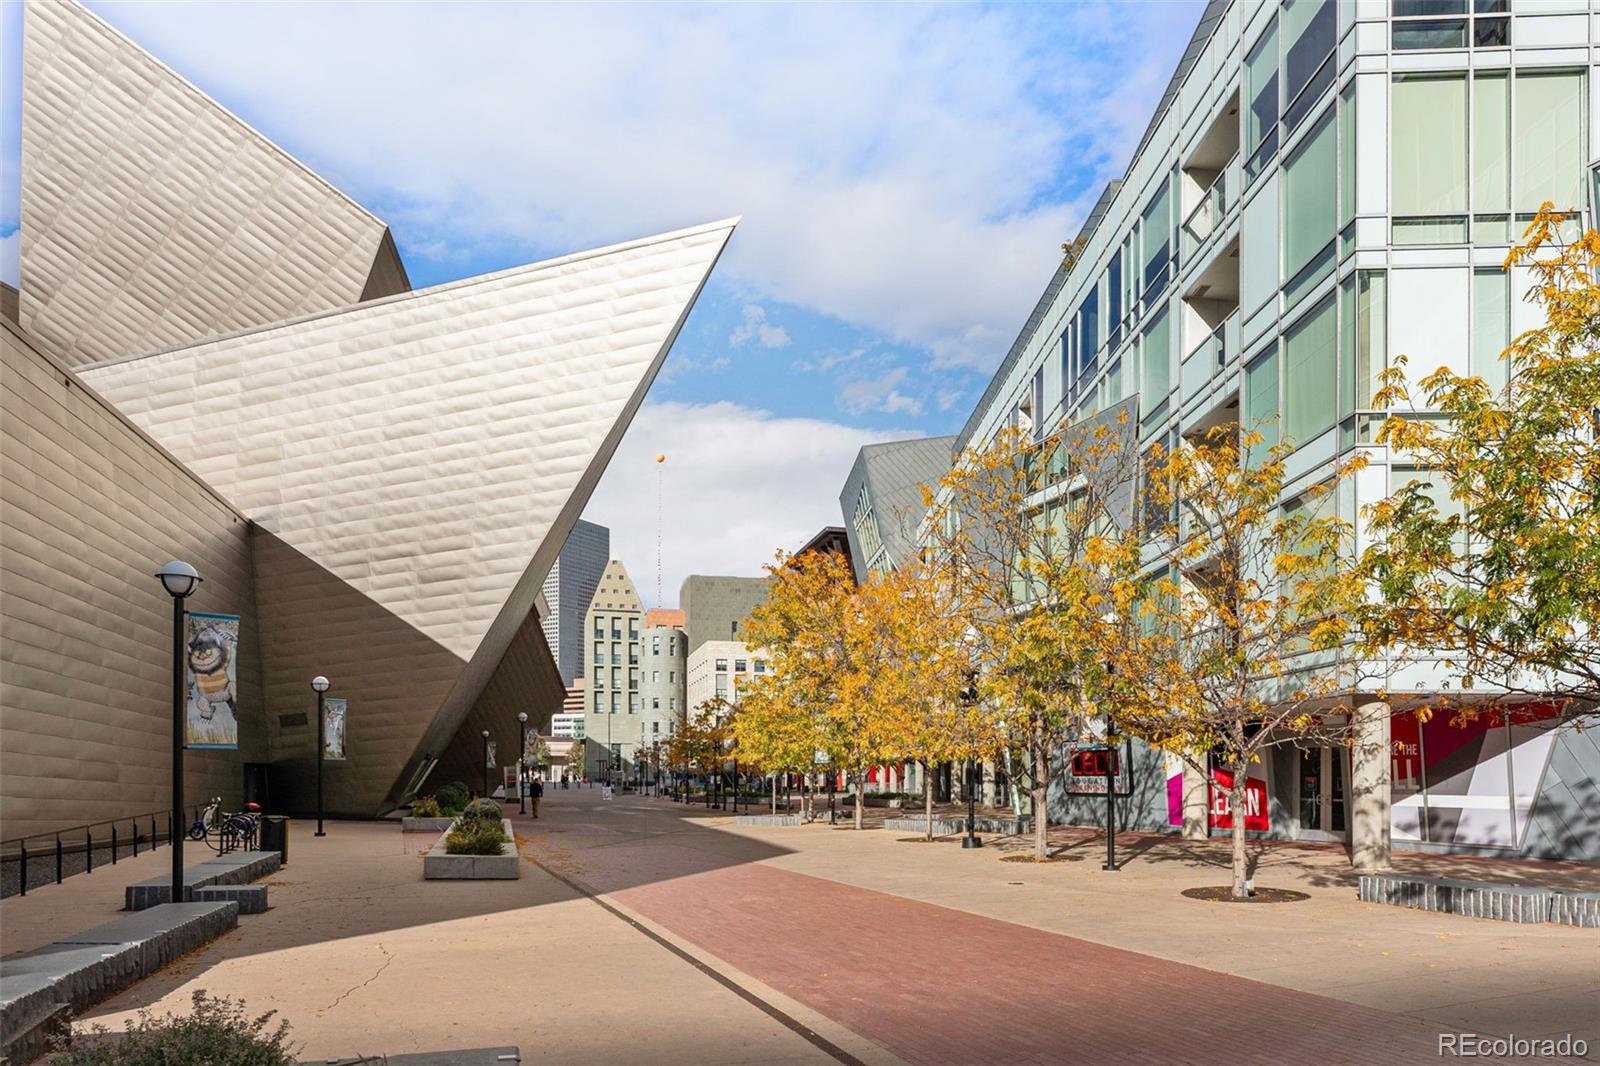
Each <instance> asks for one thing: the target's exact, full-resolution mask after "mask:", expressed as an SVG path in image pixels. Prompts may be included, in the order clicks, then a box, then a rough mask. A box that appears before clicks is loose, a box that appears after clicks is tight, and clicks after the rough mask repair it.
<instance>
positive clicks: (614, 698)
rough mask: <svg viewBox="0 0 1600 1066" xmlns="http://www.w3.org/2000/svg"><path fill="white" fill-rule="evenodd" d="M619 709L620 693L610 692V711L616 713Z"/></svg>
mask: <svg viewBox="0 0 1600 1066" xmlns="http://www.w3.org/2000/svg"><path fill="white" fill-rule="evenodd" d="M620 710H622V693H620V692H613V693H612V694H611V713H612V714H616V713H617V712H618V711H620Z"/></svg>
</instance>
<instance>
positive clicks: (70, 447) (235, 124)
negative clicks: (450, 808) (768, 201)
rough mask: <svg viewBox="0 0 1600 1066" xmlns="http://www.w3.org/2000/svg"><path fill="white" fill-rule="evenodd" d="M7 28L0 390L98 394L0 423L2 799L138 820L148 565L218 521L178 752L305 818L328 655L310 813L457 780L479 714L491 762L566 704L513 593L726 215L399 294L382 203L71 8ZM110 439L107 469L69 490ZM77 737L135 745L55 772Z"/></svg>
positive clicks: (706, 265)
mask: <svg viewBox="0 0 1600 1066" xmlns="http://www.w3.org/2000/svg"><path fill="white" fill-rule="evenodd" d="M25 23H26V24H25V33H24V37H25V53H26V63H25V69H24V79H23V80H24V94H23V95H24V116H25V122H24V126H25V128H24V142H25V147H24V153H23V170H22V182H23V218H22V260H21V292H20V295H19V298H18V300H17V301H16V304H15V305H12V304H10V303H9V302H8V303H7V305H6V306H8V307H10V306H15V307H16V308H17V310H16V312H15V315H16V322H15V323H14V324H13V325H8V327H7V330H8V333H7V344H6V350H5V354H6V370H7V375H8V382H7V383H8V412H7V413H8V416H10V415H11V414H12V412H11V411H10V410H9V405H10V399H11V388H10V387H11V385H12V383H13V382H15V383H17V385H18V388H19V389H20V388H21V385H22V383H23V382H26V383H27V385H28V388H30V389H32V390H33V391H35V392H38V391H40V390H43V391H45V392H49V391H50V390H51V389H53V388H55V386H54V385H53V384H51V383H52V382H55V381H59V383H60V387H61V389H62V390H63V392H64V394H65V395H69V396H78V395H81V396H84V397H88V398H91V399H92V401H93V403H92V404H88V405H85V404H84V403H82V402H79V403H78V406H79V407H80V408H81V409H82V410H83V412H85V414H84V415H83V416H82V417H75V418H57V417H39V418H30V419H26V420H21V419H17V418H14V417H8V425H7V429H8V431H9V430H10V429H11V428H13V427H16V428H17V430H18V432H17V433H15V434H10V435H8V436H7V439H6V447H7V455H6V459H7V470H8V475H7V478H6V481H5V485H4V488H5V493H6V499H5V504H6V512H7V516H8V520H10V521H11V523H12V528H8V529H7V531H6V534H7V535H6V537H5V540H4V543H3V544H0V556H3V557H0V576H3V579H4V581H5V586H6V587H5V590H4V591H5V593H6V595H5V596H4V597H3V600H0V614H3V618H0V623H3V632H4V636H5V639H4V641H3V647H0V666H3V667H4V671H5V675H6V680H7V685H6V686H5V687H4V688H3V689H0V703H3V705H4V711H5V714H4V717H3V720H0V722H3V724H0V729H3V731H4V734H5V735H4V737H3V738H0V749H3V750H5V751H6V752H8V753H9V752H11V751H20V750H22V749H23V748H24V747H25V748H26V750H27V751H28V752H29V753H30V756H31V757H32V758H33V760H34V763H35V765H39V766H47V767H49V772H48V773H45V774H42V775H30V774H27V773H17V774H13V773H11V772H10V771H9V770H8V771H7V773H6V775H5V780H4V785H3V789H0V799H3V800H4V806H5V812H6V816H7V818H8V821H9V820H10V818H11V817H13V816H14V815H15V814H16V813H17V812H25V813H26V815H27V818H28V822H27V825H28V827H29V828H30V829H33V828H39V827H44V828H48V827H52V826H61V825H69V824H72V823H73V822H82V821H88V820H90V819H92V818H99V817H110V816H112V815H116V816H118V817H126V816H128V815H130V814H133V813H139V812H148V811H153V810H159V809H160V804H161V803H162V800H163V796H164V793H163V790H162V784H163V782H164V767H165V765H166V761H165V759H164V758H163V751H164V743H165V742H164V741H163V740H162V737H163V736H164V735H165V734H164V732H163V731H164V730H165V729H166V728H167V726H166V716H167V714H168V713H169V712H167V711H165V710H164V709H163V707H164V706H165V705H166V703H165V701H166V699H167V698H170V695H169V696H167V697H163V695H162V691H163V685H162V684H161V681H160V679H161V677H162V676H164V671H165V670H166V669H167V667H166V665H165V664H166V662H167V660H166V659H165V657H164V656H163V655H162V654H158V653H159V651H160V648H161V646H162V645H163V643H164V639H163V637H162V635H161V623H160V621H159V612H160V610H162V608H161V607H160V604H159V602H158V600H159V598H160V590H159V588H157V587H156V586H155V585H154V582H153V579H151V578H149V576H148V575H149V574H150V573H151V572H152V571H153V570H154V569H155V568H156V567H158V566H160V564H161V563H162V562H164V561H165V560H166V559H167V558H170V557H174V556H177V557H182V556H184V555H185V554H192V553H194V552H195V551H196V550H197V549H195V548H194V547H192V545H196V544H199V545H210V544H212V543H213V542H214V541H216V539H217V537H216V530H217V529H218V528H219V524H225V525H227V526H229V527H231V528H230V529H228V531H227V534H228V535H227V537H225V538H223V543H224V544H225V545H226V547H225V548H224V549H218V550H219V551H222V552H223V553H224V554H225V555H226V565H227V567H228V570H227V573H226V574H224V573H220V572H218V571H217V569H216V567H217V565H220V564H217V563H216V562H215V561H214V560H211V561H209V562H208V558H209V557H205V556H202V557H198V558H195V559H194V560H193V561H194V562H196V563H197V564H203V565H205V567H206V569H207V570H209V571H210V572H209V573H208V574H207V578H208V580H207V582H206V583H205V584H204V585H203V586H202V588H201V591H200V593H199V595H198V596H197V597H196V598H195V600H194V601H193V603H192V604H191V606H192V608H193V609H195V610H202V611H221V612H224V613H234V614H238V615H240V616H241V646H240V659H241V675H240V681H239V686H240V696H239V709H240V711H239V713H240V715H241V721H240V750H239V751H238V752H237V753H233V754H215V753H205V754H199V753H194V752H191V753H190V755H189V756H188V762H189V767H190V769H189V774H190V776H191V777H192V776H194V775H195V774H196V772H197V771H196V769H195V767H196V764H197V763H198V764H199V765H200V766H201V767H202V769H201V771H199V772H200V773H201V776H202V778H203V779H204V780H205V781H206V784H205V785H204V786H203V787H204V788H206V789H207V790H212V789H217V790H221V791H224V792H225V794H226V795H225V798H227V799H229V800H232V799H234V798H237V796H238V792H239V791H240V790H241V789H242V787H243V785H242V783H241V781H240V778H241V776H245V777H248V776H249V775H251V774H252V773H254V774H255V775H256V777H254V778H251V780H252V781H254V780H258V779H259V780H261V781H263V782H264V783H266V784H270V792H271V793H272V795H271V803H272V805H273V806H274V807H277V808H279V809H289V810H299V811H304V810H307V809H308V807H309V804H310V792H311V790H310V787H309V786H310V782H311V775H312V771H313V768H314V766H315V750H314V746H315V745H314V737H315V721H314V716H311V715H309V714H308V713H307V712H308V711H309V710H310V707H311V706H312V704H311V698H310V690H309V688H308V681H309V679H310V678H311V677H312V676H314V675H316V674H325V675H327V676H328V677H329V678H330V679H332V680H333V685H334V688H333V692H332V694H333V695H337V696H343V697H345V698H346V699H348V700H349V718H348V751H349V758H348V760H347V761H346V762H343V763H339V764H334V765H332V766H330V767H329V768H328V770H327V773H326V791H327V808H328V810H329V812H330V813H340V814H351V815H368V816H369V815H373V814H377V813H380V812H381V811H383V810H385V809H387V808H388V807H391V806H393V805H394V804H395V803H397V802H400V801H402V800H403V799H405V798H406V797H407V796H408V795H409V794H410V793H411V792H413V791H414V790H415V789H416V788H417V787H418V786H419V785H420V784H423V783H424V782H425V781H427V780H429V776H428V771H429V770H430V769H431V770H432V771H433V776H432V778H431V780H433V781H434V782H437V781H440V780H444V779H448V778H460V779H462V780H465V781H467V782H468V783H470V784H472V785H474V786H476V785H478V784H479V783H480V782H481V777H480V775H481V774H482V772H483V769H484V767H483V758H482V736H481V732H482V731H483V730H488V731H489V732H490V734H491V736H492V738H493V739H494V740H495V741H496V744H497V747H498V751H499V761H500V762H501V763H502V764H509V763H512V762H514V761H515V758H516V755H517V750H516V745H517V743H518V729H517V721H516V716H517V715H518V713H520V712H526V713H527V714H528V716H529V718H530V721H531V724H533V725H535V726H537V727H540V728H544V726H545V725H546V721H547V719H548V717H549V715H550V714H551V713H553V712H555V711H557V710H559V708H560V704H561V702H562V699H563V696H564V686H563V684H562V679H561V676H560V674H559V672H558V670H557V667H556V663H555V661H554V659H553V658H552V655H551V649H550V648H549V646H548V645H547V643H546V639H545V636H544V633H543V631H542V627H541V617H540V610H541V609H546V610H547V609H548V607H545V606H544V605H543V600H542V597H541V595H540V590H541V586H542V584H543V583H544V581H545V578H546V576H547V574H548V573H549V571H550V569H551V567H552V565H553V564H554V562H555V560H556V558H557V556H558V554H559V552H560V551H561V549H562V546H563V544H564V543H565V541H566V539H567V537H568V535H569V533H570V532H571V531H572V529H573V527H574V525H575V523H576V522H577V521H578V516H579V514H580V513H581V512H582V510H583V507H584V505H585V503H586V502H587V500H588V498H589V496H590V494H591V493H592V491H593V489H594V487H595V485H596V483H597V482H598V480H599V478H600V475H601V473H602V472H603V470H604V469H605V466H606V464H607V462H608V461H609V460H610V458H611V455H612V454H613V452H614V451H615V449H616V447H617V445H618V443H619V442H620V440H621V438H622V435H623V433H624V431H625V430H626V428H627V426H628V423H629V421H630V420H631V418H632V417H633V415H634V413H635V412H636V411H637V409H638V407H639V405H640V404H641V403H642V401H643V399H644V395H645V392H646V391H647V389H648V388H649V386H650V383H651V382H652V380H653V379H654V377H655V374H656V372H657V371H658V370H659V368H660V366H661V364H662V361H663V360H664V359H665V357H666V354H667V351H668V349H669V348H670V347H671V345H672V342H673V340H674V339H675V338H676V336H677V333H678V331H679V330H680V329H681V328H682V326H683V323H684V321H685V319H686V317H687V315H688V313H689V311H690V309H691V307H692V306H693V304H694V301H695V299H696V297H697V296H698V294H699V292H700V290H701V288H702V287H703V286H704V284H705V281H706V278H707V277H708V275H709V273H710V271H711V269H712V267H713V266H714V264H715V263H716V261H717V258H718V256H719V255H720V254H721V252H722V250H723V248H724V247H725V245H726V243H727V241H728V239H729V237H730V235H731V234H732V231H733V227H734V222H733V221H726V222H719V223H714V224H710V225H705V226H699V227H694V228H691V229H685V230H679V231H676V232H673V233H668V234H664V235H661V236H657V237H651V238H647V239H643V240H637V241H630V242H627V243H623V244H618V245H614V246H611V247H608V248H602V249H599V250H597V251H591V252H583V253H579V254H575V255H567V256H562V257H560V258H556V259H551V260H548V261H545V262H541V263H535V264H532V265H529V266H524V267H518V268H514V269H511V270H506V271H502V272H499V273H495V274H491V275H486V276H483V277H477V278H471V279H467V280H464V281H458V282H453V283H450V284H445V285H439V286H436V287H433V288H430V289H426V290H420V291H414V292H413V291H409V288H408V285H407V283H406V275H405V270H404V267H403V266H402V265H401V263H400V260H399V257H398V255H396V254H395V252H394V245H393V242H392V241H391V240H390V238H389V236H388V230H387V228H386V227H385V226H384V224H383V223H382V222H381V221H379V220H377V219H375V218H373V217H372V216H371V215H370V214H368V213H367V212H366V211H364V210H363V209H361V208H360V207H359V206H357V205H356V204H354V203H353V202H352V201H350V200H349V199H348V198H347V197H345V196H344V194H342V193H340V192H339V191H338V190H337V189H334V188H333V187H332V186H331V185H328V184H327V183H326V182H325V181H323V180H322V179H321V178H318V177H317V176H316V175H315V174H313V173H311V172H310V171H309V170H307V169H306V168H305V167H304V166H303V165H302V164H300V163H299V162H297V161H295V160H294V159H293V158H291V157H290V156H288V155H287V154H286V153H284V152H283V151H282V150H281V149H279V148H277V147H276V146H274V145H272V144H271V143H270V142H268V141H266V140H265V138H262V137H261V136H260V135H259V134H257V133H256V132H255V131H253V130H251V129H250V128H249V127H247V126H245V125H244V124H243V123H242V122H240V121H239V120H237V119H236V118H234V117H233V116H232V115H230V114H229V113H228V112H227V111H226V110H224V109H223V108H222V107H221V106H220V105H218V104H216V103H215V102H213V101H211V100H210V99H208V98H207V97H205V96H204V95H203V94H201V93H200V92H199V91H198V90H196V89H195V88H194V87H193V86H190V85H189V84H188V83H187V82H184V81H183V80H182V79H181V78H180V77H178V75H176V74H174V73H173V72H172V71H170V70H168V69H167V68H166V67H164V66H162V65H161V64H160V63H159V62H157V61H156V60H154V59H153V58H151V57H150V56H148V55H146V54H145V53H144V52H143V51H142V50H140V49H139V48H138V47H137V46H136V45H134V44H132V43H131V42H129V41H128V40H127V39H126V38H124V37H122V36H121V35H119V34H118V33H116V31H114V30H112V29H111V28H110V27H109V26H107V25H106V24H105V23H104V22H102V21H101V20H100V19H98V18H96V17H94V16H93V15H91V14H89V13H88V12H87V11H84V10H83V9H82V8H81V7H78V6H77V5H75V4H30V5H29V6H28V8H27V10H26V18H25ZM51 409H52V408H50V407H48V406H46V407H44V408H41V410H42V411H43V412H45V413H46V414H47V413H48V412H49V411H50V410H51ZM97 411H98V412H99V413H98V414H96V413H95V412H97ZM91 415H92V416H93V419H95V420H98V421H92V420H91V419H90V416H91ZM101 423H104V424H105V425H106V426H109V427H110V428H109V429H104V428H102V429H96V428H93V426H95V425H100V424H101ZM107 434H113V435H115V436H117V437H118V439H121V438H122V437H126V438H127V439H128V441H129V444H128V449H130V451H129V454H130V455H134V456H135V458H133V459H129V460H127V461H126V462H122V461H119V462H118V464H117V470H116V471H115V476H114V477H110V478H107V479H102V480H103V481H106V484H100V483H98V482H97V483H96V488H95V491H94V492H91V493H89V494H87V495H86V496H84V498H82V499H80V500H77V501H75V502H72V503H71V504H70V505H68V504H65V503H63V502H62V500H61V499H60V497H62V496H63V495H65V496H66V497H68V498H69V499H70V498H71V496H72V494H71V492H70V491H64V486H70V485H72V484H73V483H74V481H75V479H80V478H81V477H82V476H83V471H84V469H85V464H86V463H87V462H89V461H90V457H92V456H95V455H97V454H98V453H99V452H100V451H101V450H103V449H104V448H105V446H106V445H105V441H106V439H108V438H107V436H106V435H107ZM175 472H176V473H175ZM191 497H192V499H191ZM86 524H92V526H93V532H94V534H95V536H94V537H92V538H90V543H92V544H93V545H94V546H95V548H96V550H97V551H98V554H97V555H95V556H94V557H93V559H92V561H85V563H84V564H83V565H79V564H78V560H76V559H75V558H74V557H73V553H72V551H71V550H70V548H69V547H68V546H69V545H71V544H73V542H74V539H75V538H83V537H85V536H86V535H87V531H86ZM124 528H127V529H128V530H131V531H133V532H136V533H137V535H136V536H127V537H124V536H122V532H121V531H122V530H123V529H124ZM162 545H166V547H163V546H162ZM207 550H210V549H209V548H208V549H207ZM213 554H216V553H215V552H213ZM240 566H243V567H245V568H246V569H245V571H244V572H242V573H241V572H238V568H239V567H240ZM63 573H65V574H66V575H67V578H63V577H62V574H63ZM68 578H70V579H68ZM147 583H148V584H149V588H148V589H146V587H145V586H146V584H147ZM23 592H26V593H28V595H26V596H23V595H19V593H23ZM146 600H151V601H152V602H156V603H157V605H156V607H154V608H153V610H155V611H156V615H154V616H153V617H152V618H149V619H146V618H145V617H144V615H145V614H146V613H147V612H146V610H145V608H147V607H149V606H150V604H149V603H146V602H145V601H146ZM129 603H132V604H135V606H134V607H133V609H132V614H131V619H132V622H131V623H130V622H128V621H125V620H121V619H115V618H107V617H105V616H106V615H107V613H108V612H117V611H127V610H128V607H127V606H126V604H129ZM96 619H101V622H96ZM169 624H170V623H169ZM97 625H99V626H100V628H102V629H107V631H108V632H109V633H110V634H111V635H110V637H101V636H97V635H96V634H97V632H98V630H97V629H96V626H97ZM102 639H103V640H104V645H103V647H97V646H96V641H97V640H102ZM145 659H149V661H148V662H146V661H145ZM245 660H248V662H246V661H245ZM30 671H31V672H30ZM13 678H17V679H23V680H22V681H21V682H19V683H16V684H13V683H12V679H13ZM130 678H134V679H137V683H130V682H129V679H130ZM308 719H311V720H308ZM24 732H25V733H26V737H24ZM102 735H104V736H106V737H115V738H117V739H118V741H119V742H120V743H122V744H124V745H127V746H128V749H127V750H129V751H131V752H135V753H137V754H136V755H134V756H132V757H131V758H130V760H129V761H130V763H131V764H134V765H132V766H131V767H130V768H129V769H128V771H127V772H126V773H110V774H98V775H93V776H91V775H89V774H84V775H80V776H79V778H78V779H75V780H73V782H72V784H71V785H70V786H67V787H59V786H58V785H57V784H56V783H55V782H56V781H57V779H58V777H59V774H60V772H61V768H62V767H63V766H66V765H69V764H71V763H72V762H73V760H75V759H78V758H82V757H85V753H92V752H94V751H98V749H95V748H93V744H92V743H90V744H87V745H86V744H85V743H84V739H83V738H84V737H85V736H88V737H90V738H91V741H92V740H93V738H95V737H99V736H102ZM24 741H25V743H24ZM95 757H98V756H95ZM104 757H105V758H106V759H108V760H109V759H114V756H113V755H111V754H110V753H106V754H105V756H104ZM51 760H53V762H52V761H51ZM241 770H243V771H244V774H243V775H241V773H240V771H241ZM118 778H121V781H120V782H119V781H118Z"/></svg>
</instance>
